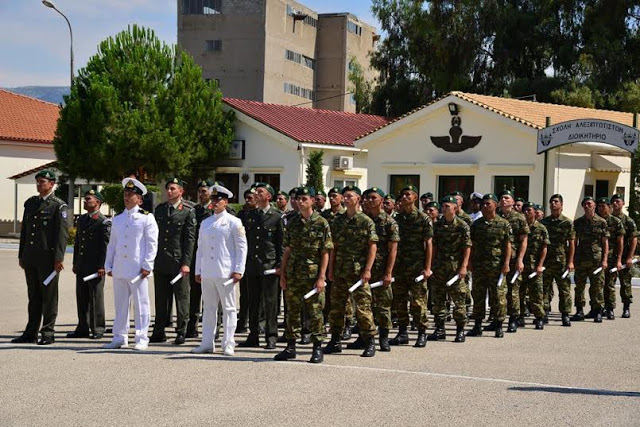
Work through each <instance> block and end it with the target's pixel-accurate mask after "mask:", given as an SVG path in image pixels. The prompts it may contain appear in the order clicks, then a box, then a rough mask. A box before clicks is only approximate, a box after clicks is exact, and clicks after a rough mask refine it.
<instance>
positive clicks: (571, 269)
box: [567, 262, 574, 271]
mask: <svg viewBox="0 0 640 427" xmlns="http://www.w3.org/2000/svg"><path fill="white" fill-rule="evenodd" d="M567 270H569V271H573V270H574V267H573V263H572V262H570V263H568V264H567Z"/></svg>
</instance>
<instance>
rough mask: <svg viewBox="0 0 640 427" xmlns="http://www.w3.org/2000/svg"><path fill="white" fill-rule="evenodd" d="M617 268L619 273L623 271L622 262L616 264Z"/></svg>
mask: <svg viewBox="0 0 640 427" xmlns="http://www.w3.org/2000/svg"><path fill="white" fill-rule="evenodd" d="M616 268H617V269H618V271H620V270H622V261H618V263H617V264H616Z"/></svg>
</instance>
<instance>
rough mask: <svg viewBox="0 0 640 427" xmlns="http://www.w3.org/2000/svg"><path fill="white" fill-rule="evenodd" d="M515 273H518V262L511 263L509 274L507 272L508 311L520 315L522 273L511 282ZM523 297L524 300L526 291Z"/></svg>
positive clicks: (511, 314) (513, 314)
mask: <svg viewBox="0 0 640 427" xmlns="http://www.w3.org/2000/svg"><path fill="white" fill-rule="evenodd" d="M514 274H516V263H515V262H511V264H510V265H509V274H507V313H508V314H509V316H516V317H518V316H520V286H521V285H522V274H518V278H517V279H516V280H515V282H513V283H511V279H513V275H514ZM496 280H497V279H496ZM522 299H523V300H524V293H523V294H522Z"/></svg>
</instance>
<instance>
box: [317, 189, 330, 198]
mask: <svg viewBox="0 0 640 427" xmlns="http://www.w3.org/2000/svg"><path fill="white" fill-rule="evenodd" d="M316 196H323V197H324V198H325V199H326V198H327V193H325V192H324V190H320V191H316Z"/></svg>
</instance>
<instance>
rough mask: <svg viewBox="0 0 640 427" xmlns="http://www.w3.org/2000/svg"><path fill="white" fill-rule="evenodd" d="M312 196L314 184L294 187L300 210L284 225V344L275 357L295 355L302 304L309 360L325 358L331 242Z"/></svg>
mask: <svg viewBox="0 0 640 427" xmlns="http://www.w3.org/2000/svg"><path fill="white" fill-rule="evenodd" d="M314 196H315V191H314V189H313V188H308V187H300V188H298V189H297V191H296V199H297V200H296V203H297V205H298V207H299V214H298V215H295V216H294V217H292V218H291V221H289V223H288V224H287V226H286V227H285V229H284V238H283V243H282V246H283V248H284V253H283V256H282V270H281V275H280V287H281V288H282V290H284V297H285V302H286V306H287V311H286V318H287V321H286V324H287V327H286V332H285V336H286V338H287V347H286V348H285V349H284V350H283V351H282V352H280V353H278V354H277V355H276V356H275V358H274V359H275V360H289V359H295V357H296V340H297V339H298V338H300V336H301V334H300V332H301V328H302V319H301V311H302V306H303V305H305V306H306V307H307V314H308V316H309V327H310V329H311V334H312V340H313V353H312V355H311V359H310V360H309V362H311V363H321V362H322V361H323V358H324V356H323V353H322V347H321V346H322V341H323V340H324V322H323V319H322V309H323V307H324V288H325V280H326V276H325V273H326V270H327V265H328V264H329V251H330V250H331V249H332V248H333V243H332V241H331V231H330V228H329V224H328V223H327V220H325V219H324V218H322V217H321V216H320V214H319V213H318V212H316V211H314V210H313V200H314V199H313V197H314ZM314 287H315V288H316V289H318V293H316V294H315V295H313V296H311V297H310V298H308V299H306V300H305V299H304V295H305V294H306V293H307V292H309V291H310V290H312V289H313V288H314Z"/></svg>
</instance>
